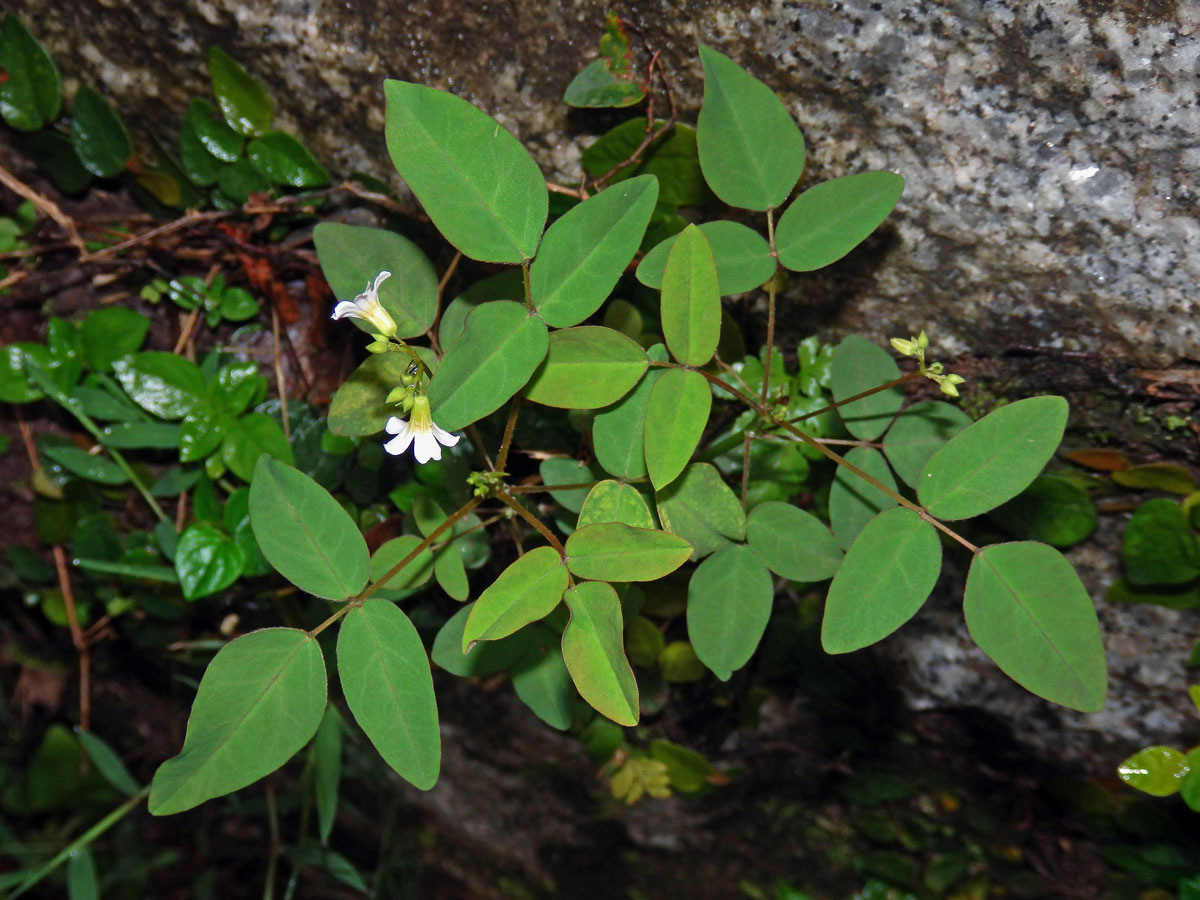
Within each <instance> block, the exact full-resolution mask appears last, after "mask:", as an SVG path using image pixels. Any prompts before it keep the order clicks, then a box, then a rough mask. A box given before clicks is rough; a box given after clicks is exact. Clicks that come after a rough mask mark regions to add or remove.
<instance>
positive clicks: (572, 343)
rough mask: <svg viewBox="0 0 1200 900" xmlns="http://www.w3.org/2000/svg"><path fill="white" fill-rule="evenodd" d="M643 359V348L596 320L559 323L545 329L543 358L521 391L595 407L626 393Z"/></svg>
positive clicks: (548, 402) (539, 399)
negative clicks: (546, 340) (547, 339)
mask: <svg viewBox="0 0 1200 900" xmlns="http://www.w3.org/2000/svg"><path fill="white" fill-rule="evenodd" d="M538 259H541V256H540V255H539V256H538ZM647 365H649V360H648V358H647V356H646V351H645V350H643V349H642V348H641V347H640V346H639V345H638V344H637V343H635V342H634V341H632V340H630V339H629V338H627V337H626V336H625V335H623V334H621V333H620V332H619V331H613V330H612V329H611V328H602V327H600V326H599V325H580V326H577V327H575V328H562V329H560V330H558V331H552V332H551V333H550V343H549V349H548V350H547V352H546V358H545V359H543V360H542V364H541V365H540V366H539V367H538V369H537V371H536V372H534V373H533V377H532V378H531V379H530V380H529V385H528V387H526V389H525V396H526V397H527V398H529V399H530V400H532V401H533V402H534V403H541V404H543V405H544V406H557V407H559V408H562V409H599V408H600V407H602V406H609V405H610V404H613V403H616V402H617V401H618V400H620V399H621V398H622V397H624V396H625V395H626V394H627V393H629V391H630V390H631V389H632V388H633V386H634V385H635V384H637V383H638V381H639V380H641V377H642V375H643V374H644V373H645V371H646V366H647Z"/></svg>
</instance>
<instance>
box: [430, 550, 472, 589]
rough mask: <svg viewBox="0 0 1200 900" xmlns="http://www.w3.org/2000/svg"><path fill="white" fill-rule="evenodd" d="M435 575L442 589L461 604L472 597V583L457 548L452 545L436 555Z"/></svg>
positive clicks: (434, 563)
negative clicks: (468, 578)
mask: <svg viewBox="0 0 1200 900" xmlns="http://www.w3.org/2000/svg"><path fill="white" fill-rule="evenodd" d="M433 575H434V577H435V578H436V579H437V583H438V585H439V586H441V589H442V590H443V591H445V592H446V593H447V594H448V595H449V596H450V597H451V598H452V599H454V600H457V601H458V602H459V603H462V602H463V601H465V600H466V599H467V598H468V597H469V596H471V583H470V582H469V581H468V580H467V569H466V566H464V565H463V558H462V553H461V552H460V551H459V549H458V547H457V546H455V545H453V544H451V545H450V546H449V547H444V548H442V549H441V550H439V551H438V552H437V553H435V554H434V556H433Z"/></svg>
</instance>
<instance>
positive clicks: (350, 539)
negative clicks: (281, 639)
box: [250, 456, 370, 600]
mask: <svg viewBox="0 0 1200 900" xmlns="http://www.w3.org/2000/svg"><path fill="white" fill-rule="evenodd" d="M250 524H251V526H252V527H253V529H254V536H255V537H256V538H257V539H258V545H259V547H260V548H261V549H262V552H263V556H265V557H266V558H267V560H268V561H269V562H270V563H271V565H272V566H274V567H275V568H276V570H278V572H279V574H281V575H282V576H283V577H284V578H286V579H287V580H288V581H290V582H292V584H294V585H296V587H298V588H300V589H301V590H303V591H308V592H309V593H310V594H315V595H316V596H318V597H324V598H326V599H328V600H345V599H347V598H349V597H352V596H354V594H356V593H358V592H359V591H360V590H362V588H363V587H364V586H365V585H366V583H367V575H368V574H369V572H370V558H369V555H368V553H367V542H366V541H364V540H363V537H362V535H361V534H360V533H359V531H358V528H357V527H355V525H354V521H353V520H352V519H351V518H350V515H349V513H347V512H346V511H345V510H344V509H343V508H342V506H341V504H340V503H338V502H337V501H336V500H334V499H333V497H331V496H330V495H329V492H328V491H326V490H325V489H324V488H323V487H321V486H320V485H318V484H317V483H316V482H315V481H313V480H312V479H311V478H309V477H308V476H307V475H305V474H304V473H303V472H298V471H296V470H295V469H293V468H291V467H290V466H287V465H284V464H283V463H281V462H279V461H278V460H275V459H272V458H271V457H269V456H263V457H261V458H260V459H259V461H258V465H257V466H256V467H255V470H254V479H253V481H252V482H251V484H250Z"/></svg>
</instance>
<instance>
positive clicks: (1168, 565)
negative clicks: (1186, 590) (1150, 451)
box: [1121, 497, 1200, 586]
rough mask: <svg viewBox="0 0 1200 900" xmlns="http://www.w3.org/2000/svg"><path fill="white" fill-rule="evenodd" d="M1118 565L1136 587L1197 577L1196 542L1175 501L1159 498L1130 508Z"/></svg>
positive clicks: (1199, 566)
mask: <svg viewBox="0 0 1200 900" xmlns="http://www.w3.org/2000/svg"><path fill="white" fill-rule="evenodd" d="M1121 564H1122V566H1123V567H1124V569H1125V577H1126V578H1127V579H1128V580H1129V583H1130V584H1133V585H1137V586H1149V585H1164V584H1185V583H1186V582H1189V581H1192V580H1193V579H1195V578H1196V577H1198V576H1200V543H1197V541H1196V536H1195V535H1194V534H1192V530H1191V528H1190V527H1189V525H1188V521H1187V518H1186V517H1185V516H1184V513H1183V510H1182V509H1181V508H1180V506H1179V504H1178V503H1176V502H1174V501H1173V500H1168V499H1166V498H1165V497H1159V498H1156V499H1154V500H1147V501H1146V502H1145V503H1143V504H1142V505H1141V506H1139V507H1138V508H1137V509H1135V510H1134V511H1133V516H1132V517H1131V518H1130V520H1129V524H1128V525H1126V526H1125V537H1124V539H1123V540H1122V542H1121Z"/></svg>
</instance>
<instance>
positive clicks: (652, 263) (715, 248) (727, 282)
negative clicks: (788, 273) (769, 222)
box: [637, 220, 775, 296]
mask: <svg viewBox="0 0 1200 900" xmlns="http://www.w3.org/2000/svg"><path fill="white" fill-rule="evenodd" d="M699 228H700V233H701V234H703V235H704V237H705V239H707V241H708V244H709V248H710V249H711V250H712V255H713V261H714V262H715V263H716V266H717V282H718V285H719V289H720V293H721V296H728V295H730V294H742V293H745V292H746V291H752V290H754V289H755V288H757V287H759V286H760V285H762V284H763V283H764V282H766V281H767V279H769V278H770V277H771V275H772V274H773V273H774V272H775V260H774V259H773V258H772V257H771V247H770V245H768V244H767V242H766V240H765V239H764V238H763V236H762V235H760V234H759V233H758V232H757V231H755V230H754V229H752V228H747V227H746V226H745V225H742V224H741V223H739V222H726V221H721V220H718V221H716V222H705V223H703V224H702V225H700V226H699ZM677 240H678V235H673V236H671V237H669V238H667V239H666V240H665V241H663V242H661V243H660V244H658V246H656V247H655V248H654V249H653V250H651V251H650V252H649V253H647V254H646V255H645V256H644V257H642V261H641V262H640V263H638V267H637V279H638V281H640V282H641V283H642V284H644V285H646V287H651V288H656V289H657V288H661V287H662V282H663V272H664V271H665V269H666V266H667V256H668V255H669V254H670V252H671V248H672V247H674V246H675V242H676V241H677Z"/></svg>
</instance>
